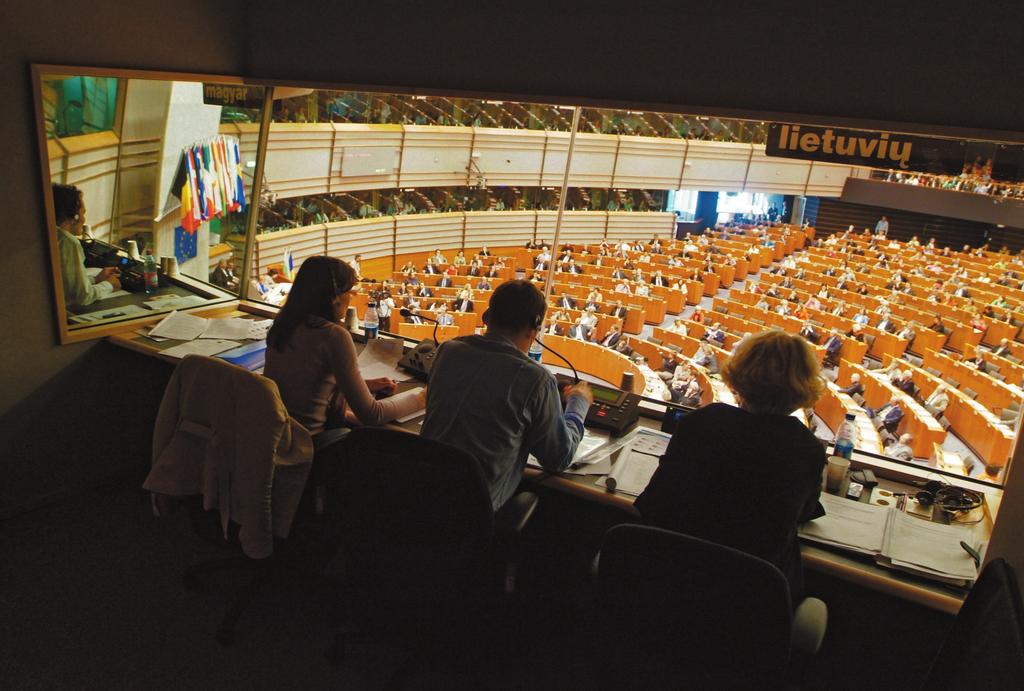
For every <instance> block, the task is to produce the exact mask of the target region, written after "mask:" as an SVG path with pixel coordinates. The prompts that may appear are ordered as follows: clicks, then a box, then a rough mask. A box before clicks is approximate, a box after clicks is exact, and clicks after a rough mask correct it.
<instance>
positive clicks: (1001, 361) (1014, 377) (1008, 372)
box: [930, 346, 1024, 387]
mask: <svg viewBox="0 0 1024 691" xmlns="http://www.w3.org/2000/svg"><path fill="white" fill-rule="evenodd" d="M930 350H935V351H939V350H941V348H930ZM1009 354H1010V355H1011V356H1013V357H1015V358H1016V357H1017V356H1016V355H1014V350H1013V347H1012V346H1011V347H1010V353H1009ZM976 355H982V356H983V357H984V358H985V361H986V362H989V363H993V364H995V365H996V366H998V367H999V374H1001V375H1003V376H1004V377H1005V378H1006V383H1007V384H1012V385H1014V386H1018V387H1019V386H1020V385H1021V383H1024V365H1022V364H1020V363H1017V362H1013V361H1012V360H1008V359H1007V358H1006V357H1005V356H1001V355H996V354H994V353H992V352H990V351H984V350H981V349H980V348H977V347H970V348H968V349H967V350H965V351H964V357H965V358H967V359H973V358H974V357H975V356H976ZM1018 359H1019V358H1018Z"/></svg>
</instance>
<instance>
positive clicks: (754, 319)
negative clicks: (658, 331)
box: [705, 292, 867, 362]
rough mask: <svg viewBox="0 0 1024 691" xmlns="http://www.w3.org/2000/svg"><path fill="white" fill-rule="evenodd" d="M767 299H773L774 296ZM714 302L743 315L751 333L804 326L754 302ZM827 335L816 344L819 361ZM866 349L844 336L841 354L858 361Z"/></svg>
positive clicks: (745, 295)
mask: <svg viewBox="0 0 1024 691" xmlns="http://www.w3.org/2000/svg"><path fill="white" fill-rule="evenodd" d="M729 297H730V298H740V299H742V300H750V299H751V298H754V301H756V300H758V299H760V297H761V296H757V295H752V294H750V293H735V292H730V294H729ZM767 299H768V300H769V301H771V300H772V299H773V298H767ZM714 304H715V306H716V307H725V308H726V309H728V310H729V312H730V313H735V314H739V315H741V316H742V319H743V320H744V321H745V322H746V325H747V327H748V328H747V329H744V331H750V332H751V333H759V332H761V331H766V330H768V329H781V330H782V331H785V332H786V333H791V334H795V333H798V332H799V331H800V329H801V328H803V322H802V321H801V320H799V319H796V318H795V317H789V316H784V315H781V314H778V313H777V312H765V311H764V310H760V309H758V308H757V307H754V306H753V305H752V304H745V303H744V302H740V301H739V300H732V299H729V300H716V301H715V303H714ZM719 314H721V313H716V314H715V315H708V316H707V317H706V318H705V321H712V322H713V321H716V320H718V315H719ZM723 323H724V322H723ZM827 337H828V334H827V333H822V334H821V338H820V339H819V343H818V344H817V345H815V346H814V352H815V353H817V356H818V361H819V362H823V361H824V360H825V346H824V343H825V339H826V338H827ZM726 344H727V345H728V339H727V340H726ZM866 351H867V345H866V344H864V343H861V342H859V341H857V340H856V339H853V338H846V337H845V336H844V337H843V346H842V349H841V350H840V355H841V356H842V354H844V353H848V354H849V355H850V356H852V357H858V358H859V359H857V362H860V360H861V359H863V357H864V352H866Z"/></svg>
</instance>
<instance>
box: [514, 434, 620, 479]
mask: <svg viewBox="0 0 1024 691" xmlns="http://www.w3.org/2000/svg"><path fill="white" fill-rule="evenodd" d="M610 439H611V436H610V435H609V434H608V433H607V432H601V431H598V430H592V429H589V428H584V430H583V438H582V439H580V443H579V445H578V446H577V447H576V453H575V454H573V457H572V463H571V464H570V465H569V467H568V468H566V470H565V472H566V473H569V474H572V475H604V474H605V473H607V472H608V471H609V470H611V466H612V464H611V461H610V460H609V458H608V454H606V453H604V450H606V448H607V446H608V442H609V440H610ZM526 464H527V465H529V466H532V467H534V468H540V467H541V465H540V461H539V460H537V457H536V456H534V455H532V454H531V455H530V456H529V458H527V459H526Z"/></svg>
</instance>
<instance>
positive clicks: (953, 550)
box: [799, 494, 978, 585]
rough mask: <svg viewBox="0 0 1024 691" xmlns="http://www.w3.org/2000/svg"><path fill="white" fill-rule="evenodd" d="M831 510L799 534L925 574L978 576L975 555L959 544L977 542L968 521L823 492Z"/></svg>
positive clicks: (952, 579)
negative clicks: (939, 519) (945, 520)
mask: <svg viewBox="0 0 1024 691" xmlns="http://www.w3.org/2000/svg"><path fill="white" fill-rule="evenodd" d="M821 504H822V506H824V507H825V512H826V515H825V516H822V517H821V518H816V519H815V520H813V521H809V522H808V523H805V524H804V525H802V526H800V530H799V532H800V537H802V538H804V539H806V540H810V541H812V542H818V543H821V544H825V545H831V546H833V547H839V548H842V549H845V550H850V551H853V552H859V553H861V554H868V555H871V556H873V557H875V561H876V562H877V563H878V564H879V565H880V566H885V567H888V568H892V569H898V570H900V571H905V572H908V573H912V574H914V575H917V576H921V577H923V578H928V579H931V580H936V581H941V582H943V583H950V584H952V585H966V584H967V583H970V582H971V581H973V580H974V579H975V578H976V577H977V568H976V567H975V565H974V560H973V559H971V556H970V555H969V554H968V553H967V552H966V550H964V549H963V547H961V546H960V541H961V540H962V541H964V542H966V543H967V544H969V545H971V546H972V547H977V546H978V543H977V541H976V540H975V539H974V537H973V534H972V532H971V530H970V528H969V527H967V526H961V525H943V524H941V523H934V522H932V521H928V520H925V519H923V518H918V517H915V516H912V515H910V514H906V513H903V512H901V511H898V510H896V509H895V508H892V507H882V506H875V505H872V504H865V503H862V502H856V501H851V500H849V499H843V498H841V497H836V496H833V495H830V494H822V495H821Z"/></svg>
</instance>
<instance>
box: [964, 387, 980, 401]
mask: <svg viewBox="0 0 1024 691" xmlns="http://www.w3.org/2000/svg"><path fill="white" fill-rule="evenodd" d="M960 391H962V392H963V394H964V395H965V396H967V397H968V398H971V399H974V398H977V397H978V392H977V391H975V390H974V389H972V388H971V387H969V386H965V387H964V388H962V389H960Z"/></svg>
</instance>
